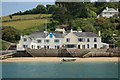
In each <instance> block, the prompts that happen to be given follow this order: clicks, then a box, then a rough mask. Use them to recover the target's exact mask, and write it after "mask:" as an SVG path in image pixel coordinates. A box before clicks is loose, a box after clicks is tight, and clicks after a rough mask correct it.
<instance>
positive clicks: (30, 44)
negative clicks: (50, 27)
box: [17, 31, 109, 50]
mask: <svg viewBox="0 0 120 80" xmlns="http://www.w3.org/2000/svg"><path fill="white" fill-rule="evenodd" d="M41 48H46V49H51V48H52V49H59V48H70V49H92V48H109V45H108V44H106V43H102V42H101V37H100V36H99V35H97V34H94V33H92V32H80V31H75V32H74V31H70V32H63V33H62V32H55V33H48V32H39V31H37V32H34V33H32V34H31V35H24V36H22V35H21V39H20V41H19V43H18V44H17V50H25V49H41Z"/></svg>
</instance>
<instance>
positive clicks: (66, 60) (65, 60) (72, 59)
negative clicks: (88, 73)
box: [62, 58, 76, 62]
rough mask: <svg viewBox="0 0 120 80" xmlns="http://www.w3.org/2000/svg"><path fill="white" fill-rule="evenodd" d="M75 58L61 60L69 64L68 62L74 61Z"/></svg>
mask: <svg viewBox="0 0 120 80" xmlns="http://www.w3.org/2000/svg"><path fill="white" fill-rule="evenodd" d="M75 60H76V59H75V58H63V59H62V61H63V62H69V61H75Z"/></svg>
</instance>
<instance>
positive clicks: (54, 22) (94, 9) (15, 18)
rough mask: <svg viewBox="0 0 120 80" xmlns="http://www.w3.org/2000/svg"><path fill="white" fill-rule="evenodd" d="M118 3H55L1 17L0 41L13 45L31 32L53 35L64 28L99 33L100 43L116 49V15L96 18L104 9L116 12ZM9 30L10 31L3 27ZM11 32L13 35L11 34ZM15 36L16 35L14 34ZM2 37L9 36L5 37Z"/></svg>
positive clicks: (118, 31) (118, 24)
mask: <svg viewBox="0 0 120 80" xmlns="http://www.w3.org/2000/svg"><path fill="white" fill-rule="evenodd" d="M119 5H120V4H119V3H118V2H95V3H78V2H74V3H70V2H69V3H67V2H65V3H64V2H56V5H47V6H46V7H45V6H43V5H41V4H40V5H37V7H36V8H33V9H31V10H26V11H24V12H21V11H20V12H17V13H14V14H11V15H9V16H5V17H3V20H2V23H3V28H2V32H3V34H2V36H3V37H4V38H2V39H3V40H6V41H10V42H17V41H18V40H19V38H17V39H15V35H17V36H20V35H21V34H23V35H25V34H30V33H32V32H34V31H36V30H37V31H38V30H39V31H44V30H45V28H46V26H47V30H48V31H54V30H55V28H57V27H59V26H60V25H68V29H71V28H72V29H74V30H82V31H84V32H86V31H87V32H94V33H96V34H98V31H101V36H102V41H103V42H105V43H109V44H113V45H114V46H116V47H120V46H119V45H120V40H119V37H118V36H119V35H120V18H117V17H118V15H116V16H114V17H112V18H109V19H108V18H103V17H101V18H96V17H97V15H98V14H100V13H101V11H102V10H103V9H105V8H106V7H111V8H115V9H117V8H118V6H119ZM6 26H11V27H9V28H8V27H6ZM13 28H14V29H13ZM8 29H10V30H15V32H14V33H13V32H12V31H10V32H9V31H7V30H8ZM17 32H18V33H19V34H18V33H17ZM5 34H9V36H8V35H5Z"/></svg>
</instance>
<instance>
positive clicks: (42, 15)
mask: <svg viewBox="0 0 120 80" xmlns="http://www.w3.org/2000/svg"><path fill="white" fill-rule="evenodd" d="M50 16H51V14H29V15H16V16H12V20H24V19H36V18H45V17H47V18H48V17H50ZM9 20H11V19H10V17H9V16H4V17H2V21H9Z"/></svg>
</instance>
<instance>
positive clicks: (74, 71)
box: [2, 62, 119, 80]
mask: <svg viewBox="0 0 120 80" xmlns="http://www.w3.org/2000/svg"><path fill="white" fill-rule="evenodd" d="M118 67H119V66H118V63H115V62H3V63H2V78H3V79H4V78H17V80H19V78H29V80H30V79H34V78H39V79H44V78H47V79H49V80H50V79H56V80H57V79H62V80H63V79H67V78H69V79H68V80H70V78H72V80H75V79H78V80H82V79H85V80H87V79H91V80H94V79H95V80H99V79H100V80H118V78H119V76H118V72H119V68H118Z"/></svg>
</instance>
